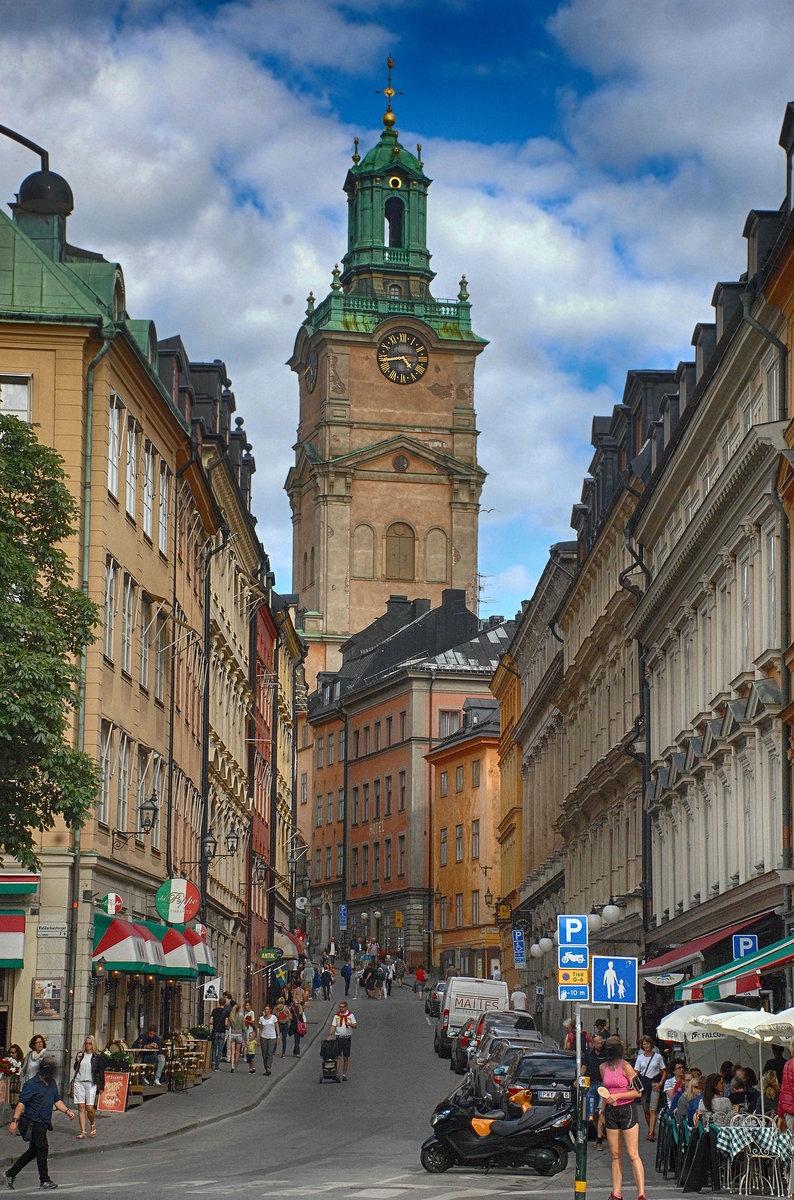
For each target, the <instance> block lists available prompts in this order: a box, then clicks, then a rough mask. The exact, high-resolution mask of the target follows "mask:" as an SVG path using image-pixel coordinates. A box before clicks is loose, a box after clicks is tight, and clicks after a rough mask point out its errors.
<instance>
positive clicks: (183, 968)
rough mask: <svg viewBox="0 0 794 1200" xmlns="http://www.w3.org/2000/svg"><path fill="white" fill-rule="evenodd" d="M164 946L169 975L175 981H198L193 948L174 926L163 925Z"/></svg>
mask: <svg viewBox="0 0 794 1200" xmlns="http://www.w3.org/2000/svg"><path fill="white" fill-rule="evenodd" d="M160 928H162V930H163V937H162V944H163V954H164V955H165V963H166V966H167V968H168V975H169V977H171V978H173V979H198V967H197V965H196V957H195V955H194V953H193V947H192V946H191V944H190V942H189V941H188V940H187V938H186V937H185V936H184V934H182V933H180V932H179V930H178V929H175V928H174V927H173V925H163V926H161V927H160Z"/></svg>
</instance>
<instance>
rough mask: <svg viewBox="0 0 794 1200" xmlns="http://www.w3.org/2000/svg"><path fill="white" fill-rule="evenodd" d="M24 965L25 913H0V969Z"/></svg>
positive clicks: (14, 911)
mask: <svg viewBox="0 0 794 1200" xmlns="http://www.w3.org/2000/svg"><path fill="white" fill-rule="evenodd" d="M24 965H25V913H24V912H23V911H18V910H16V909H14V910H13V911H9V910H7V911H5V912H0V967H8V968H11V967H23V966H24Z"/></svg>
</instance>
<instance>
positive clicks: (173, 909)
mask: <svg viewBox="0 0 794 1200" xmlns="http://www.w3.org/2000/svg"><path fill="white" fill-rule="evenodd" d="M200 903H201V896H200V895H199V890H198V888H197V887H196V885H195V884H194V883H191V882H190V880H189V879H166V881H165V883H163V884H161V885H160V887H159V888H158V889H157V895H156V896H155V898H154V905H155V908H156V909H157V911H158V913H159V914H160V916H161V917H162V918H163V920H164V921H168V923H169V925H184V924H187V922H188V921H192V919H193V917H195V915H196V913H197V912H198V910H199V904H200Z"/></svg>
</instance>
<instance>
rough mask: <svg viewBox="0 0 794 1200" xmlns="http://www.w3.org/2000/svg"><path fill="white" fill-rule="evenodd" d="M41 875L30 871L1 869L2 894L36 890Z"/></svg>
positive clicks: (0, 893) (0, 892) (0, 886)
mask: <svg viewBox="0 0 794 1200" xmlns="http://www.w3.org/2000/svg"><path fill="white" fill-rule="evenodd" d="M38 887H39V876H38V875H35V874H33V873H32V872H30V871H0V896H10V895H14V894H19V893H22V892H27V893H30V892H36V891H38Z"/></svg>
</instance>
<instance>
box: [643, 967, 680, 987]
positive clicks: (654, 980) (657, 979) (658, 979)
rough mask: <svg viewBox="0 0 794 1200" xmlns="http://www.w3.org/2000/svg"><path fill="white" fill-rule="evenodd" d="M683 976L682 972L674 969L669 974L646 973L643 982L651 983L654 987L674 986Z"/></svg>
mask: <svg viewBox="0 0 794 1200" xmlns="http://www.w3.org/2000/svg"><path fill="white" fill-rule="evenodd" d="M683 978H684V975H683V972H678V971H674V972H673V973H672V974H670V975H646V976H645V977H644V979H643V983H650V984H653V986H654V987H675V985H676V984H677V983H680V982H681V980H682V979H683Z"/></svg>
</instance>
